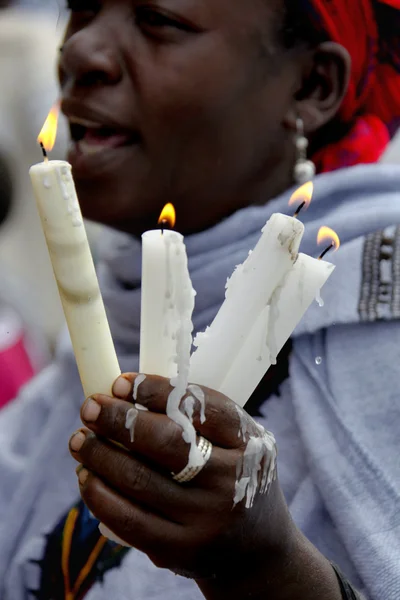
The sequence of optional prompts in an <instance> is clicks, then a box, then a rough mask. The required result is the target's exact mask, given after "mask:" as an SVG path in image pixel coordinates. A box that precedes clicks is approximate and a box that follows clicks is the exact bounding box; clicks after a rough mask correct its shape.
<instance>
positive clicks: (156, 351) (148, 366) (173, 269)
mask: <svg viewBox="0 0 400 600" xmlns="http://www.w3.org/2000/svg"><path fill="white" fill-rule="evenodd" d="M184 257H186V248H185V244H184V241H183V236H182V235H181V234H180V233H177V232H175V231H166V230H164V231H161V230H155V231H146V232H145V233H144V234H143V236H142V300H141V318H140V372H141V373H147V374H153V375H161V376H163V377H168V378H171V377H175V376H176V374H177V339H176V336H177V330H178V327H179V322H180V317H181V315H180V312H179V305H178V302H177V300H178V297H177V293H178V292H179V291H180V289H181V288H182V286H189V285H190V289H192V284H191V281H190V278H189V276H188V275H187V277H185V272H184V271H182V269H181V268H180V264H181V262H182V259H183V258H184Z"/></svg>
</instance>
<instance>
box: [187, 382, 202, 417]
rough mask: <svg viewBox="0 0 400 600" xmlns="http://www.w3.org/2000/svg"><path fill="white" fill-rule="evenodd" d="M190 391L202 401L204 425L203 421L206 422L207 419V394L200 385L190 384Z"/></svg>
mask: <svg viewBox="0 0 400 600" xmlns="http://www.w3.org/2000/svg"><path fill="white" fill-rule="evenodd" d="M188 390H189V392H190V393H191V394H192V395H193V396H194V398H195V399H196V400H197V401H198V402H200V423H201V424H202V425H203V423H205V421H206V397H205V394H204V392H203V390H202V389H201V387H200V386H198V385H193V384H192V385H189V387H188Z"/></svg>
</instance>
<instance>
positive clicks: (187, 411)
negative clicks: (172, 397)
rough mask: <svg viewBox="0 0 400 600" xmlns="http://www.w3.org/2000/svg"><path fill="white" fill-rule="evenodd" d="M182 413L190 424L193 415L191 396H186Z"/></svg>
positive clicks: (192, 399)
mask: <svg viewBox="0 0 400 600" xmlns="http://www.w3.org/2000/svg"><path fill="white" fill-rule="evenodd" d="M183 412H184V413H185V414H186V416H187V418H188V419H189V421H190V422H191V423H193V413H194V398H193V396H188V397H187V398H185V400H184V401H183Z"/></svg>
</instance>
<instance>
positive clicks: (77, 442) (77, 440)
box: [69, 431, 86, 452]
mask: <svg viewBox="0 0 400 600" xmlns="http://www.w3.org/2000/svg"><path fill="white" fill-rule="evenodd" d="M85 439H86V436H85V434H84V433H82V431H78V432H77V433H74V435H73V436H72V438H71V439H70V440H69V447H70V448H71V450H73V452H79V450H80V449H81V448H82V446H83V443H84V441H85Z"/></svg>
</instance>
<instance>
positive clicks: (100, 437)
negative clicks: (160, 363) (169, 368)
mask: <svg viewBox="0 0 400 600" xmlns="http://www.w3.org/2000/svg"><path fill="white" fill-rule="evenodd" d="M135 377H136V375H135V374H126V375H124V376H123V377H121V378H120V379H119V380H118V381H117V383H116V385H115V386H114V389H113V394H114V398H111V397H108V396H103V395H98V396H95V397H94V398H93V399H89V400H87V401H86V403H85V404H84V405H83V407H82V411H81V417H82V421H83V423H84V424H85V425H86V426H87V427H85V428H82V429H81V430H80V431H79V432H78V433H77V434H76V435H75V436H73V437H72V439H71V441H70V448H71V452H72V455H73V456H74V458H75V459H76V460H78V461H79V462H80V463H81V464H82V465H84V468H78V478H79V484H80V490H81V495H82V498H83V500H84V501H85V503H86V504H87V506H88V507H89V508H90V510H91V511H92V512H93V514H94V515H95V516H96V517H97V518H98V519H100V520H101V521H102V522H103V523H104V524H105V525H106V526H107V527H109V528H110V529H111V530H112V531H113V532H114V533H115V534H116V535H118V536H119V537H120V538H122V539H124V540H125V541H126V542H128V543H129V544H131V545H132V546H134V547H136V548H138V549H139V550H141V551H143V552H145V553H146V554H148V556H149V557H150V559H151V560H152V561H153V562H154V564H155V565H156V566H158V567H160V568H168V569H170V570H172V571H173V572H175V573H178V574H183V575H185V576H187V577H191V578H193V579H195V580H196V582H197V584H198V585H199V587H200V589H201V590H202V592H203V594H204V596H205V597H206V598H209V599H214V598H215V599H218V600H219V599H220V598H221V599H222V598H224V599H225V598H228V597H229V598H238V600H239V599H240V598H244V597H251V598H260V599H261V598H265V597H271V598H277V599H281V598H282V599H293V600H294V599H300V598H301V599H303V598H307V599H309V600H313V599H315V600H317V599H320V598H321V597H324V598H326V599H328V600H339V599H340V591H339V588H338V584H337V581H336V578H335V575H334V572H333V570H332V568H331V566H330V564H329V563H328V561H327V560H326V559H325V558H324V557H323V556H322V555H321V554H319V553H318V552H317V550H316V549H315V548H313V547H312V546H311V544H309V543H308V542H307V540H306V539H305V538H304V537H303V536H302V535H301V534H300V532H299V531H298V530H297V529H296V527H295V526H294V524H293V522H292V520H291V518H290V515H289V513H288V510H287V507H286V504H285V501H284V498H283V495H282V492H281V490H280V486H279V482H278V480H277V479H276V480H275V481H274V482H273V483H272V485H271V487H270V489H269V491H268V493H267V494H266V495H259V496H258V497H257V498H256V501H255V503H254V505H253V507H252V508H251V509H247V508H245V507H244V505H243V504H238V505H236V506H233V497H234V484H235V481H236V465H237V463H238V460H239V459H240V455H241V453H242V452H243V450H244V448H245V443H243V441H242V440H241V439H240V438H239V437H238V430H239V426H240V421H239V417H238V414H237V412H236V410H235V407H234V404H233V402H232V401H231V400H229V399H228V398H227V397H226V396H223V395H222V394H219V393H217V392H215V391H213V390H210V389H208V388H203V390H204V392H205V396H206V420H205V422H204V423H203V424H202V423H201V422H200V415H199V411H195V414H194V420H193V423H194V426H195V428H196V430H197V431H198V433H199V434H200V435H203V436H204V437H206V438H207V439H209V440H211V441H212V443H213V451H212V455H211V458H210V460H209V461H208V463H207V464H206V466H205V467H204V469H203V470H202V471H201V472H200V473H199V475H197V476H196V478H195V479H193V480H192V482H190V483H189V484H185V485H182V484H179V483H176V482H175V481H174V480H173V479H172V477H171V472H175V473H176V472H179V471H180V470H181V469H183V468H184V467H185V465H186V463H187V460H188V445H187V444H186V443H185V442H184V441H183V438H182V431H181V429H180V427H179V426H178V425H177V424H175V423H174V422H173V421H172V420H170V419H169V418H168V417H167V416H166V414H165V410H166V400H167V398H168V395H169V393H170V391H171V389H172V388H171V385H170V383H169V381H168V380H167V379H164V378H162V377H156V376H149V377H147V378H146V380H145V381H144V382H143V383H141V384H140V386H139V388H138V396H137V402H139V403H140V404H142V405H143V406H145V407H146V408H148V409H149V411H148V412H143V411H139V414H138V417H137V420H136V425H135V436H134V442H133V443H132V442H131V440H130V432H129V431H128V430H127V429H126V427H125V422H126V414H127V411H128V410H129V409H130V408H131V406H132V404H131V402H132V389H133V386H132V383H133V382H134V380H135ZM121 382H122V383H121ZM245 418H246V419H247V423H248V427H249V431H250V432H251V434H252V435H256V436H257V435H259V432H258V430H257V428H256V426H255V423H254V421H253V420H252V419H251V417H250V416H245ZM109 440H113V441H114V442H117V443H118V444H120V445H122V446H123V447H121V446H119V447H117V446H116V445H115V444H114V443H113V442H110V441H109ZM235 573H236V574H237V575H235Z"/></svg>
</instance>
